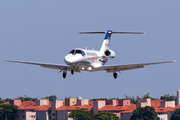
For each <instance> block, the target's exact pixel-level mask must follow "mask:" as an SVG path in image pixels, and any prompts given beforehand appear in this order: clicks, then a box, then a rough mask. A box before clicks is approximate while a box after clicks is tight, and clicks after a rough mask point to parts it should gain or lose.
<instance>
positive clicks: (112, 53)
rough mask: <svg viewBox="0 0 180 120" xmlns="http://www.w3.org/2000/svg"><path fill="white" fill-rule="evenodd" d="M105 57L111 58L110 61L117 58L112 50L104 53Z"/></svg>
mask: <svg viewBox="0 0 180 120" xmlns="http://www.w3.org/2000/svg"><path fill="white" fill-rule="evenodd" d="M104 55H105V56H106V57H108V58H110V59H113V58H115V56H116V54H115V52H114V51H112V50H106V51H105V52H104Z"/></svg>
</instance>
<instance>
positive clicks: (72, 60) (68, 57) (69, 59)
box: [64, 54, 74, 64]
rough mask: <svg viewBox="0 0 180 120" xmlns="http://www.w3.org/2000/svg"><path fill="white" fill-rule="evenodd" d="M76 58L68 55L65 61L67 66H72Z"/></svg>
mask: <svg viewBox="0 0 180 120" xmlns="http://www.w3.org/2000/svg"><path fill="white" fill-rule="evenodd" d="M73 58H74V57H73V56H72V55H69V54H68V55H66V56H65V58H64V61H65V63H66V64H71V63H73V62H74V59H73Z"/></svg>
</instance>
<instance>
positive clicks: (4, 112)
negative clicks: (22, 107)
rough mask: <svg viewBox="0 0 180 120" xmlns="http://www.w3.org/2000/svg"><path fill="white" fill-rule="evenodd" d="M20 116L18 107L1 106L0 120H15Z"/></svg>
mask: <svg viewBox="0 0 180 120" xmlns="http://www.w3.org/2000/svg"><path fill="white" fill-rule="evenodd" d="M17 116H18V106H16V105H8V104H3V105H0V120H15V118H16V117H17Z"/></svg>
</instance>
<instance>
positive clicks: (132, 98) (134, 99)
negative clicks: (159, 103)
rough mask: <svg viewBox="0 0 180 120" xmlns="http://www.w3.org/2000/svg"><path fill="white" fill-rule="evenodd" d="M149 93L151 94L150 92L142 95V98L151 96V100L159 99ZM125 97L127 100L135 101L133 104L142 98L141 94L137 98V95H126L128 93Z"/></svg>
mask: <svg viewBox="0 0 180 120" xmlns="http://www.w3.org/2000/svg"><path fill="white" fill-rule="evenodd" d="M149 94H150V93H147V94H145V95H144V96H142V98H143V99H145V98H151V100H158V98H153V97H151V96H149ZM125 99H126V100H130V101H131V103H133V104H136V103H137V100H138V99H140V97H139V96H136V98H135V97H133V96H132V97H131V96H126V95H125Z"/></svg>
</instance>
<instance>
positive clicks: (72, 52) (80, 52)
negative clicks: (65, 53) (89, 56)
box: [69, 50, 86, 56]
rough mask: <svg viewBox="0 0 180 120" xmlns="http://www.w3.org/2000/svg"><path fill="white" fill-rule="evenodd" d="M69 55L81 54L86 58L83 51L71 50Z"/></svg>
mask: <svg viewBox="0 0 180 120" xmlns="http://www.w3.org/2000/svg"><path fill="white" fill-rule="evenodd" d="M69 54H72V55H75V54H81V55H82V56H85V55H86V54H85V52H84V51H82V50H71V51H70V52H69Z"/></svg>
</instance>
